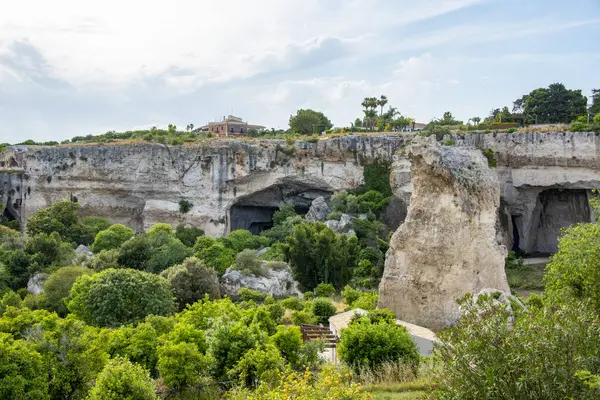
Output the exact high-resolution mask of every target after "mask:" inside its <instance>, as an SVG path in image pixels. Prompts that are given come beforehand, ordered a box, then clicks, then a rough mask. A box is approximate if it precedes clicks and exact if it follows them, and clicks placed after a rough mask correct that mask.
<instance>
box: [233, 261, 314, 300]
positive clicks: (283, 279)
mask: <svg viewBox="0 0 600 400" xmlns="http://www.w3.org/2000/svg"><path fill="white" fill-rule="evenodd" d="M241 288H248V289H252V290H258V291H260V292H264V293H268V294H270V295H273V296H275V297H291V296H297V297H301V296H302V292H301V291H300V289H298V282H296V280H295V279H294V277H293V276H292V271H291V270H290V268H289V267H287V268H278V269H269V270H268V271H267V274H266V276H256V275H251V274H245V273H243V272H241V271H238V270H235V269H232V268H227V271H225V274H223V276H222V277H221V292H222V293H224V294H226V295H228V296H229V297H237V292H238V290H240V289H241Z"/></svg>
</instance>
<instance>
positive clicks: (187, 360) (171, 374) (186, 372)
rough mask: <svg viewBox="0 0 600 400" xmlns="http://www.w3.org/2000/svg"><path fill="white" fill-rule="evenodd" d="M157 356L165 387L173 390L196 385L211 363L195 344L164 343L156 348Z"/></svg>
mask: <svg viewBox="0 0 600 400" xmlns="http://www.w3.org/2000/svg"><path fill="white" fill-rule="evenodd" d="M157 354H158V363H157V364H156V367H157V369H158V371H159V372H160V376H161V378H162V379H163V381H164V383H165V385H167V386H169V387H174V388H182V387H186V386H193V385H196V384H198V383H199V381H200V379H201V378H202V375H205V374H207V370H208V369H209V367H210V366H211V363H212V360H211V358H210V357H209V356H207V355H205V354H203V353H202V352H201V351H200V350H199V349H198V346H197V345H196V344H195V343H188V342H178V343H175V342H172V341H166V342H165V343H163V344H162V345H160V346H159V347H158V349H157Z"/></svg>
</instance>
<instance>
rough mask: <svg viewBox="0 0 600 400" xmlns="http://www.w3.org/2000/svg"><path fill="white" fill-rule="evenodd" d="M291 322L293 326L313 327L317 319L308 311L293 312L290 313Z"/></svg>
mask: <svg viewBox="0 0 600 400" xmlns="http://www.w3.org/2000/svg"><path fill="white" fill-rule="evenodd" d="M292 322H293V323H294V325H302V324H308V325H313V324H316V323H317V318H316V317H315V315H314V314H313V313H312V312H309V311H294V312H293V313H292Z"/></svg>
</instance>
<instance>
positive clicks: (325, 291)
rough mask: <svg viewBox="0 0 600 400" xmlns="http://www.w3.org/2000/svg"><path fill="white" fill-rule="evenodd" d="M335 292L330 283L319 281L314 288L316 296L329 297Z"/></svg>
mask: <svg viewBox="0 0 600 400" xmlns="http://www.w3.org/2000/svg"><path fill="white" fill-rule="evenodd" d="M334 294H335V288H334V287H333V285H332V284H331V283H319V284H318V285H317V287H316V288H315V295H316V296H317V297H331V296H333V295H334Z"/></svg>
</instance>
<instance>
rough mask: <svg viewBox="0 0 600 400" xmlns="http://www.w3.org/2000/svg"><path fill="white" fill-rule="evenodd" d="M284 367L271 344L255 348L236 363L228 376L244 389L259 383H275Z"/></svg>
mask: <svg viewBox="0 0 600 400" xmlns="http://www.w3.org/2000/svg"><path fill="white" fill-rule="evenodd" d="M284 367H285V361H284V359H283V357H281V354H280V353H279V350H278V349H277V347H275V346H274V345H272V344H267V345H264V346H258V347H255V348H253V349H251V350H249V351H248V352H246V354H244V355H243V356H242V358H241V359H240V360H239V361H238V362H237V364H236V365H235V367H234V368H233V369H232V370H231V371H230V376H232V377H235V378H237V379H238V380H239V381H240V383H242V384H243V385H245V386H246V387H252V386H254V385H256V384H257V383H260V382H275V381H276V380H277V379H278V378H279V376H280V374H281V372H283V370H284Z"/></svg>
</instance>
